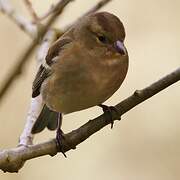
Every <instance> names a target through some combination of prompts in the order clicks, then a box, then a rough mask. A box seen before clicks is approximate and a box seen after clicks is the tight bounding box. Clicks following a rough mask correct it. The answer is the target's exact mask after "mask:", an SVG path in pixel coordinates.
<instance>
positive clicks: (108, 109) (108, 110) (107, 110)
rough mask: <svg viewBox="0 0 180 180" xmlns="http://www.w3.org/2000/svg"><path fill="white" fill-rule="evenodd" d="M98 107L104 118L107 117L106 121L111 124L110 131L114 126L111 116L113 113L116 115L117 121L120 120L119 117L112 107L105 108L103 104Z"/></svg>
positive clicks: (115, 109) (116, 110)
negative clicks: (101, 110)
mask: <svg viewBox="0 0 180 180" xmlns="http://www.w3.org/2000/svg"><path fill="white" fill-rule="evenodd" d="M98 106H99V107H101V108H102V109H103V112H104V114H105V116H107V118H108V120H109V121H110V122H111V129H112V128H113V125H114V120H113V115H112V113H113V111H114V112H115V113H116V114H117V117H119V118H117V119H118V120H121V116H120V113H119V111H118V109H117V108H116V107H114V106H106V105H104V104H100V105H98Z"/></svg>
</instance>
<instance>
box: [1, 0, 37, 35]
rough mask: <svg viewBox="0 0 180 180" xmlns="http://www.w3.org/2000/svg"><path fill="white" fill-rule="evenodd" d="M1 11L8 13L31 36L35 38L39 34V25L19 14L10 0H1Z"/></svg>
mask: <svg viewBox="0 0 180 180" xmlns="http://www.w3.org/2000/svg"><path fill="white" fill-rule="evenodd" d="M0 11H2V12H3V13H4V14H6V15H8V16H9V18H10V19H11V20H12V21H13V22H15V23H16V24H17V25H18V26H19V27H20V29H22V30H23V31H24V32H26V33H27V34H28V35H30V37H32V38H34V37H36V36H37V33H38V29H37V28H38V27H37V26H36V25H35V24H33V23H31V22H29V21H28V20H27V19H26V18H25V17H24V16H22V15H20V14H18V13H17V12H16V11H15V9H14V8H13V6H12V5H11V4H10V2H9V0H0Z"/></svg>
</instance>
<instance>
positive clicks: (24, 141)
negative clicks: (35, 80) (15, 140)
mask: <svg viewBox="0 0 180 180" xmlns="http://www.w3.org/2000/svg"><path fill="white" fill-rule="evenodd" d="M56 39H57V33H56V30H53V29H52V30H49V31H48V32H47V33H46V35H45V36H44V38H43V41H42V44H41V45H40V47H39V49H38V53H37V56H36V62H37V67H39V65H40V64H41V63H43V61H44V60H45V56H46V54H47V51H48V49H49V47H50V45H51V44H52V43H53V42H54V41H55V40H56ZM42 107H43V102H42V98H41V96H38V97H36V98H31V104H30V108H29V112H28V115H27V118H26V124H25V127H24V130H23V132H22V134H21V136H20V138H19V146H22V145H23V146H28V145H32V144H33V137H34V136H33V135H32V134H31V130H32V127H33V125H34V123H35V121H36V119H37V117H38V116H39V113H40V111H41V110H42Z"/></svg>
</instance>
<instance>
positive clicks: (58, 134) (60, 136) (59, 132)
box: [56, 128, 67, 158]
mask: <svg viewBox="0 0 180 180" xmlns="http://www.w3.org/2000/svg"><path fill="white" fill-rule="evenodd" d="M62 139H64V140H65V137H64V133H63V131H62V130H61V129H60V128H58V129H57V131H56V145H57V149H58V152H62V154H63V155H64V157H65V158H67V156H66V154H65V152H64V149H63V143H62Z"/></svg>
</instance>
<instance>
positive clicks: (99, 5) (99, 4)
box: [84, 0, 112, 15]
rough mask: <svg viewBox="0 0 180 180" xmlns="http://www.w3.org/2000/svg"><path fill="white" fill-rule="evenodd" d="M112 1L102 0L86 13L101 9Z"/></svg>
mask: <svg viewBox="0 0 180 180" xmlns="http://www.w3.org/2000/svg"><path fill="white" fill-rule="evenodd" d="M110 1H112V0H101V1H100V2H98V3H97V4H96V5H95V6H94V7H93V8H91V9H90V10H89V11H88V12H86V13H85V14H84V15H88V14H91V13H94V12H96V11H98V10H99V9H101V8H102V7H103V6H105V5H106V4H107V3H109V2H110Z"/></svg>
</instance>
